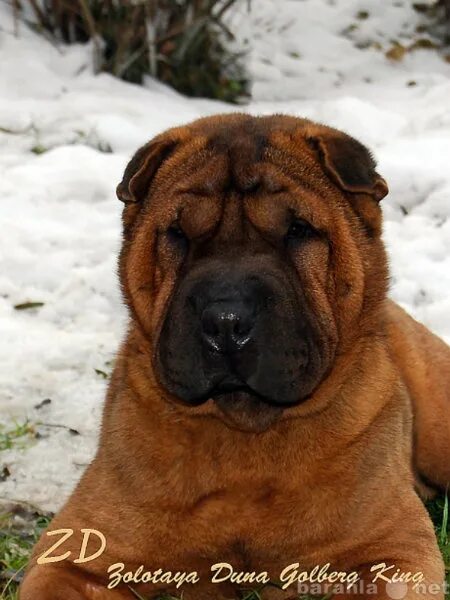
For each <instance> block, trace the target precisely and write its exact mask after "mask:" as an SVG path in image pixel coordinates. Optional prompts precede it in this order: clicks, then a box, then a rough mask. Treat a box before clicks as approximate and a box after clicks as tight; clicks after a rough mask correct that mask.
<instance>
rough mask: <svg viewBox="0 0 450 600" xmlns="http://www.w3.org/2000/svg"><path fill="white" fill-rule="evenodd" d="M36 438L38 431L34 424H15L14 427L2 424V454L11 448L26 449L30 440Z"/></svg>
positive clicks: (26, 422)
mask: <svg viewBox="0 0 450 600" xmlns="http://www.w3.org/2000/svg"><path fill="white" fill-rule="evenodd" d="M35 437H36V430H35V427H34V425H33V424H32V423H30V422H29V421H25V422H24V423H17V422H14V423H13V424H12V425H9V426H7V425H4V424H2V423H0V452H1V451H2V450H10V449H11V448H17V447H19V448H25V447H26V446H27V445H28V442H29V441H30V439H32V438H35Z"/></svg>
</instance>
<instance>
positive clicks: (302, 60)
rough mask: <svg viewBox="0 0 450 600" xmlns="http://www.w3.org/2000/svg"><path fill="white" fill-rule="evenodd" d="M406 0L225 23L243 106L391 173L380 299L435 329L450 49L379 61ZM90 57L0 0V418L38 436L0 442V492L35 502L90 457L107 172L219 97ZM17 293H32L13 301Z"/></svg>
mask: <svg viewBox="0 0 450 600" xmlns="http://www.w3.org/2000/svg"><path fill="white" fill-rule="evenodd" d="M411 4H412V3H411V2H409V0H385V1H383V2H379V0H335V1H332V0H258V1H257V2H254V9H253V13H252V14H251V15H249V14H248V13H246V11H245V10H242V12H241V13H240V14H236V15H235V16H234V18H233V22H232V25H233V27H235V29H236V31H238V32H239V36H238V37H239V39H240V40H241V41H242V42H244V40H245V39H247V40H248V42H249V45H250V47H251V48H252V53H251V56H250V69H251V73H252V74H253V77H254V89H253V98H254V99H253V101H252V103H251V104H250V105H249V106H247V107H245V110H248V111H251V112H252V113H270V112H287V113H291V114H295V115H300V116H307V117H310V118H313V119H316V120H319V121H323V122H326V123H328V124H331V125H334V126H337V127H339V128H342V129H345V130H346V131H348V132H349V133H351V134H353V135H355V136H356V137H358V138H360V139H361V140H362V141H363V142H365V143H366V144H368V145H369V146H370V147H371V148H372V149H373V150H374V151H375V154H376V155H377V157H378V159H379V166H380V168H379V170H380V172H381V173H382V174H383V175H384V176H385V177H386V179H387V180H388V182H389V184H390V188H391V194H390V196H388V198H386V200H385V201H384V212H385V218H386V224H385V238H386V241H387V244H388V247H389V251H390V256H391V264H392V273H393V280H392V296H393V297H394V298H395V299H397V300H398V301H400V302H401V303H402V304H403V305H404V306H405V307H406V308H407V309H409V310H410V311H411V312H412V313H413V314H414V315H415V316H416V317H417V318H419V319H420V320H422V321H423V322H424V323H425V324H426V325H428V326H429V327H430V328H431V329H433V330H434V331H436V332H437V333H439V334H440V335H442V336H443V337H444V338H446V339H447V340H448V341H450V314H449V311H450V219H449V217H450V64H449V62H445V61H444V60H443V58H442V57H441V56H439V55H438V53H437V52H435V51H434V50H415V51H412V52H409V53H407V54H406V55H405V57H404V58H403V60H402V61H400V62H393V61H390V60H388V59H387V58H386V56H385V52H386V51H387V50H389V49H390V48H391V46H392V41H393V40H398V41H399V42H401V43H402V44H403V45H404V46H405V47H408V46H410V45H411V44H412V43H413V40H414V39H416V38H417V34H416V33H415V32H416V28H417V25H418V24H419V19H420V16H419V15H418V14H417V13H415V12H414V11H413V9H412V8H411ZM422 35H423V34H422ZM90 63H91V51H90V48H89V47H81V46H76V47H63V48H57V47H55V46H54V45H52V44H51V43H50V42H47V41H45V40H44V39H43V38H42V37H39V36H37V35H36V34H34V33H33V32H31V31H30V30H28V29H27V27H26V26H24V25H21V26H20V27H19V32H18V36H17V37H16V36H15V35H14V23H13V22H12V19H11V15H10V12H9V9H8V7H7V6H6V5H5V4H4V3H3V4H2V5H1V6H0V197H1V212H0V219H1V235H0V248H1V249H0V261H1V264H0V332H1V334H0V335H1V342H0V423H3V424H4V426H5V427H6V428H7V429H11V428H12V427H14V425H13V423H14V421H16V422H18V423H23V422H24V421H25V420H26V419H28V420H29V421H30V423H32V424H34V425H35V427H36V431H37V432H38V433H39V437H38V439H33V440H31V439H28V438H24V439H23V441H24V446H25V448H20V447H17V446H15V447H14V448H13V449H12V450H6V451H4V452H2V453H1V454H0V499H1V498H9V499H15V500H26V501H29V502H32V503H34V504H35V505H38V506H39V507H41V508H44V509H56V508H58V507H59V506H60V505H61V503H62V502H63V501H64V500H65V498H66V497H67V495H68V494H69V492H70V491H71V489H72V488H73V486H74V484H75V482H76V481H77V479H78V478H79V476H80V475H81V473H82V470H83V468H84V466H85V465H86V464H87V463H88V461H89V460H90V458H91V456H92V453H93V451H94V449H95V443H96V432H97V427H98V423H99V417H100V413H101V406H102V401H103V396H104V392H105V387H106V384H107V381H106V380H105V379H104V377H103V375H102V372H105V373H108V372H109V371H110V368H111V367H110V361H111V360H112V358H113V356H114V353H115V351H116V349H117V346H118V342H119V340H120V338H121V334H122V332H123V329H124V323H125V313H124V309H123V307H122V304H121V300H120V295H119V292H118V286H117V280H116V275H115V269H116V254H117V249H118V245H119V241H120V210H121V206H120V203H119V202H118V201H117V200H116V199H115V193H114V189H115V185H116V183H117V182H118V181H119V180H120V177H121V173H122V170H123V168H124V166H125V164H126V162H127V160H128V158H129V157H130V155H131V154H132V153H133V152H134V150H135V149H136V148H137V147H138V146H139V145H140V144H142V143H143V142H145V141H146V140H147V139H149V138H150V137H152V136H153V135H154V134H156V133H158V132H159V131H161V130H163V129H165V128H167V127H169V126H173V125H175V124H180V123H182V122H185V121H188V120H192V119H194V118H196V117H198V116H201V115H205V114H211V113H214V112H219V111H229V110H236V107H232V106H227V105H224V104H220V103H218V102H213V101H207V100H190V99H186V98H184V97H182V96H180V95H178V94H176V93H175V92H173V91H171V90H169V89H166V88H164V87H162V86H161V85H160V84H158V83H156V82H153V81H151V80H149V81H148V82H147V84H146V86H145V87H138V86H133V85H130V84H126V83H124V82H122V81H118V80H116V79H114V78H112V77H111V76H109V75H106V74H102V75H99V76H94V75H93V74H92V70H91V67H90ZM24 302H42V303H43V306H41V307H37V308H34V309H28V310H16V309H15V308H14V306H15V305H18V304H21V303H24ZM46 399H50V400H51V402H46V403H42V401H43V400H46ZM37 406H40V407H39V408H36V407H37ZM62 426H63V427H62ZM70 429H72V430H75V431H76V432H78V435H76V434H75V433H74V431H72V432H71V431H70ZM0 433H1V430H0ZM4 467H6V468H7V469H6V470H4V469H3V468H4ZM2 479H4V481H3V482H2Z"/></svg>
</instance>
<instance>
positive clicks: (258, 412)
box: [209, 383, 283, 433]
mask: <svg viewBox="0 0 450 600" xmlns="http://www.w3.org/2000/svg"><path fill="white" fill-rule="evenodd" d="M209 398H210V399H211V400H212V401H213V402H214V403H215V404H216V406H217V407H218V409H219V410H220V412H221V414H222V415H223V417H224V418H225V421H226V422H227V424H228V425H230V426H232V427H234V428H236V429H240V430H242V431H248V432H255V433H260V432H263V431H266V430H267V429H269V427H270V426H271V425H273V424H274V423H275V422H276V421H277V420H278V419H279V417H280V416H281V414H282V412H283V406H280V405H276V404H274V403H273V402H271V400H270V399H268V398H265V397H264V396H261V395H260V394H258V393H257V392H256V391H254V390H253V389H252V388H250V387H249V386H248V385H245V384H230V383H228V384H221V385H219V386H217V387H216V388H215V389H214V390H212V392H211V393H210V394H209Z"/></svg>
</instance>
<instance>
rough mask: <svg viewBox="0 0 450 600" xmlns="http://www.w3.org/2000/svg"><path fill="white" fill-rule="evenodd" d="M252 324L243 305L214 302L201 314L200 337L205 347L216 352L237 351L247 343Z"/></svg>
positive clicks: (249, 315)
mask: <svg viewBox="0 0 450 600" xmlns="http://www.w3.org/2000/svg"><path fill="white" fill-rule="evenodd" d="M253 322H254V318H253V317H252V316H251V314H250V313H247V312H246V310H245V307H244V305H240V304H238V306H236V305H235V304H234V303H233V305H232V306H230V305H229V304H228V303H222V302H216V303H213V304H210V305H209V306H207V307H206V308H205V310H204V311H203V313H202V317H201V328H202V337H203V340H204V342H205V343H206V345H207V347H208V348H209V349H213V350H214V351H216V352H230V351H233V350H239V349H241V348H243V346H244V345H245V344H246V343H247V342H248V341H249V339H250V332H251V330H252V328H253V324H254V323H253Z"/></svg>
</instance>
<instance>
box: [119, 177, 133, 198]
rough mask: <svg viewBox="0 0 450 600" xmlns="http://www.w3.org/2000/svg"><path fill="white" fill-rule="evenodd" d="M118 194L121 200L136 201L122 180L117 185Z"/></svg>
mask: <svg viewBox="0 0 450 600" xmlns="http://www.w3.org/2000/svg"><path fill="white" fill-rule="evenodd" d="M116 195H117V197H118V198H119V200H120V201H121V202H125V203H126V202H134V199H133V198H132V196H131V194H130V192H129V191H128V189H127V188H126V187H125V186H124V185H123V182H120V183H119V185H118V186H117V187H116Z"/></svg>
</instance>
